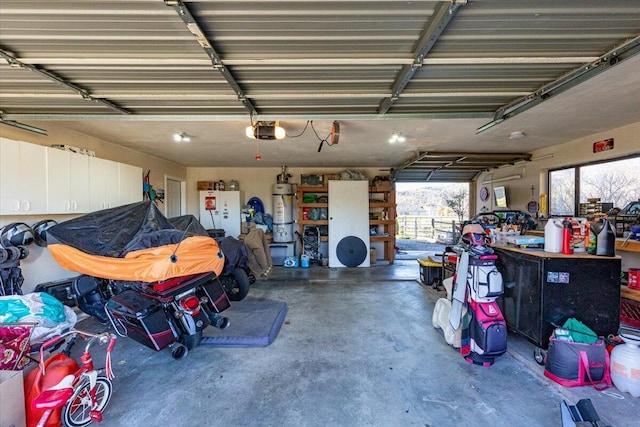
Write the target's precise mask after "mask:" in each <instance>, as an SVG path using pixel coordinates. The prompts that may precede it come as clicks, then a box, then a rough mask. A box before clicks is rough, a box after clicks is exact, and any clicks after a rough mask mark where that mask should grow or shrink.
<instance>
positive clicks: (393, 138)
mask: <svg viewBox="0 0 640 427" xmlns="http://www.w3.org/2000/svg"><path fill="white" fill-rule="evenodd" d="M406 140H407V138H405V137H404V135H402V134H400V133H398V132H395V133H393V134H392V135H391V138H389V144H395V143H396V142H400V143H402V142H405V141H406Z"/></svg>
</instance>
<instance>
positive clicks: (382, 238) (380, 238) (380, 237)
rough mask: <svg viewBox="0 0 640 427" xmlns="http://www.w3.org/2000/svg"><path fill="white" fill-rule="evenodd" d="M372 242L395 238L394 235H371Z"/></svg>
mask: <svg viewBox="0 0 640 427" xmlns="http://www.w3.org/2000/svg"><path fill="white" fill-rule="evenodd" d="M369 239H370V240H371V241H372V242H386V241H389V240H391V239H393V236H369Z"/></svg>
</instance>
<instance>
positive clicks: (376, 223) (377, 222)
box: [369, 219, 396, 225]
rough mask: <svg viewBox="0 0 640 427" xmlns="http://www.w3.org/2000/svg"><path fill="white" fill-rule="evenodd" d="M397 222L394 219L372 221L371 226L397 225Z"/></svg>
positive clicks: (370, 221)
mask: <svg viewBox="0 0 640 427" xmlns="http://www.w3.org/2000/svg"><path fill="white" fill-rule="evenodd" d="M395 223H396V222H395V220H393V219H370V220H369V224H371V225H393V224H395Z"/></svg>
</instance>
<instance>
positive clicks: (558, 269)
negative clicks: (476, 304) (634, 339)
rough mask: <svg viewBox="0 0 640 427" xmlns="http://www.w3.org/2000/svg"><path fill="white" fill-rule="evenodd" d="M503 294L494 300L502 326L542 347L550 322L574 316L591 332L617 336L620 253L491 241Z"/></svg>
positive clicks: (544, 346)
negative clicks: (572, 251)
mask: <svg viewBox="0 0 640 427" xmlns="http://www.w3.org/2000/svg"><path fill="white" fill-rule="evenodd" d="M493 248H494V250H495V253H496V254H497V255H498V262H497V266H498V269H499V270H500V272H501V273H502V277H503V282H504V286H505V293H504V295H503V296H502V297H501V298H500V299H499V304H500V306H501V309H502V311H503V315H504V316H505V320H506V322H507V326H508V327H509V328H510V329H511V330H512V331H515V332H516V333H518V334H519V335H522V336H523V337H525V338H527V339H528V340H529V341H531V342H532V343H534V344H536V345H537V346H538V347H540V348H543V349H546V348H547V347H548V345H549V337H550V336H551V333H552V332H553V329H554V328H555V327H556V326H555V325H561V324H563V323H564V321H565V320H566V319H568V318H570V317H574V318H576V319H578V320H580V321H581V322H583V323H584V324H585V325H587V326H588V327H589V328H591V329H592V330H593V331H594V332H595V333H596V334H598V335H601V336H607V335H609V334H617V333H618V328H619V326H620V272H621V258H620V257H619V256H614V257H604V256H595V255H588V254H586V253H576V254H573V255H564V254H556V253H548V252H544V251H542V250H531V249H530V250H527V249H520V248H517V247H511V246H503V245H494V246H493Z"/></svg>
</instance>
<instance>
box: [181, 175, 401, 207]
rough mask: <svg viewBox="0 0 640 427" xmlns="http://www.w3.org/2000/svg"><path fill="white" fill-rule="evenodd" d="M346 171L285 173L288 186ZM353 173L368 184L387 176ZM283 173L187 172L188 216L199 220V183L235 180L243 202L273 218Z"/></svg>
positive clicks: (227, 183) (226, 182)
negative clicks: (258, 204)
mask: <svg viewBox="0 0 640 427" xmlns="http://www.w3.org/2000/svg"><path fill="white" fill-rule="evenodd" d="M344 170H345V168H287V173H289V174H291V175H292V177H291V178H290V179H289V183H291V184H299V183H300V175H302V174H304V175H311V174H316V175H324V174H339V173H340V172H342V171H344ZM350 170H353V171H357V172H361V173H363V174H364V175H365V176H366V177H367V178H368V179H369V180H371V179H373V178H374V177H375V176H378V175H389V172H381V171H380V170H379V169H377V168H353V169H350ZM280 173H282V168H214V167H211V168H187V213H188V214H192V215H195V216H196V217H197V216H198V213H199V210H200V208H199V206H198V187H197V182H198V181H218V180H223V181H224V182H225V184H226V185H229V181H231V180H233V179H235V180H236V181H238V184H239V185H240V191H242V192H243V193H244V198H245V202H246V201H247V200H249V199H250V198H251V197H258V198H260V200H262V203H263V204H264V209H265V212H266V213H270V214H273V201H272V194H273V184H275V183H276V182H277V176H278V175H279V174H280Z"/></svg>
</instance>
